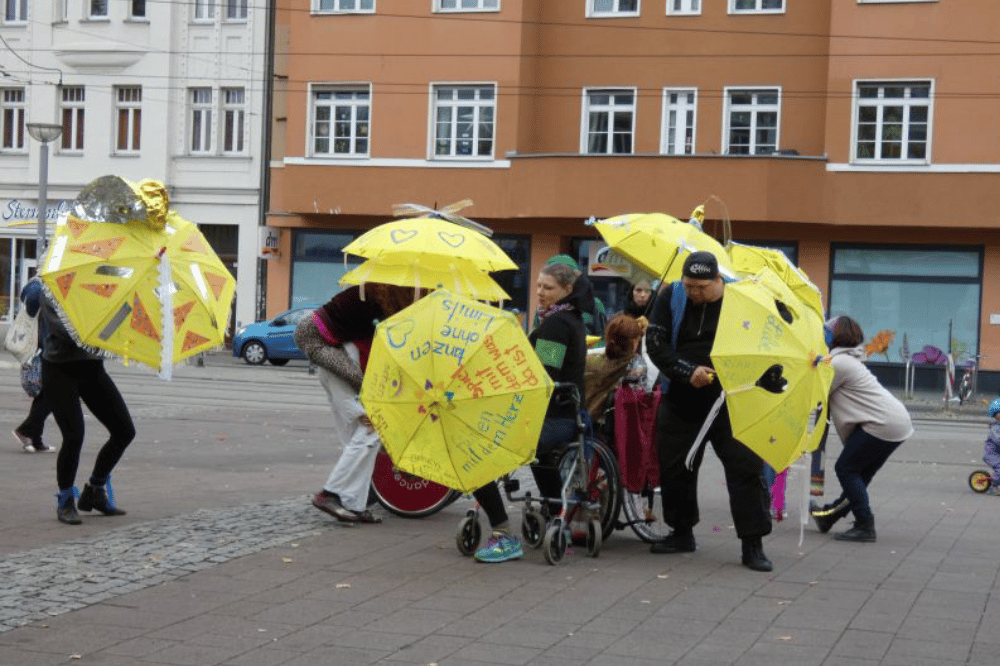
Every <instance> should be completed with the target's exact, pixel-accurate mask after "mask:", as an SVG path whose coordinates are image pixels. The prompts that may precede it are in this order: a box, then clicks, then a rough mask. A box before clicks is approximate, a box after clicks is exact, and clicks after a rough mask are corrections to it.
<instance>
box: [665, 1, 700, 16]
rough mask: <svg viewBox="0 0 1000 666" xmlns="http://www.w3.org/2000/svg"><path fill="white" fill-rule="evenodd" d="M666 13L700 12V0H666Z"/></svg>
mask: <svg viewBox="0 0 1000 666" xmlns="http://www.w3.org/2000/svg"><path fill="white" fill-rule="evenodd" d="M667 14H673V15H679V14H701V0H667Z"/></svg>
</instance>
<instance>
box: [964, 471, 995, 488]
mask: <svg viewBox="0 0 1000 666" xmlns="http://www.w3.org/2000/svg"><path fill="white" fill-rule="evenodd" d="M991 480H992V476H991V475H990V473H989V472H987V471H986V470H984V469H977V470H976V471H975V472H973V473H972V474H970V475H969V487H970V488H972V491H973V492H976V493H985V492H986V491H987V490H989V489H990V481H991Z"/></svg>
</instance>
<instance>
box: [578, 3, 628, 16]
mask: <svg viewBox="0 0 1000 666" xmlns="http://www.w3.org/2000/svg"><path fill="white" fill-rule="evenodd" d="M587 15H588V16H638V15H639V0H587Z"/></svg>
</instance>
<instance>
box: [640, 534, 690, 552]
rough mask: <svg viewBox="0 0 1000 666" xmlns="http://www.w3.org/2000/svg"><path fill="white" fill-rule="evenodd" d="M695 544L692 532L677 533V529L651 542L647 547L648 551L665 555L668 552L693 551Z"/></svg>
mask: <svg viewBox="0 0 1000 666" xmlns="http://www.w3.org/2000/svg"><path fill="white" fill-rule="evenodd" d="M695 548H696V545H695V542H694V535H693V534H690V533H688V534H678V533H677V530H672V531H671V532H670V534H668V535H667V536H665V537H663V538H662V539H660V540H659V541H655V542H653V545H652V546H650V547H649V552H651V553H654V554H656V555H667V554H670V553H693V552H694V551H695Z"/></svg>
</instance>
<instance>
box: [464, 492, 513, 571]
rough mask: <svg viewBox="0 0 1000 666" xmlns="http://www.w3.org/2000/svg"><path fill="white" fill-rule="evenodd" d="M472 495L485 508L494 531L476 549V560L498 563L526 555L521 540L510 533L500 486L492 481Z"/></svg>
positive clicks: (484, 511)
mask: <svg viewBox="0 0 1000 666" xmlns="http://www.w3.org/2000/svg"><path fill="white" fill-rule="evenodd" d="M472 495H473V497H475V498H476V501H477V502H479V506H481V507H482V508H483V513H485V514H486V519H487V520H488V521H489V523H490V528H491V530H492V532H493V533H492V534H491V535H490V538H489V539H488V540H487V541H486V544H485V545H484V546H483V547H482V548H480V549H479V550H477V551H476V560H478V561H480V562H491V563H496V562H506V561H507V560H516V559H518V558H520V557H524V548H523V547H522V546H521V540H520V539H518V538H517V537H515V536H513V535H511V533H510V523H509V519H508V517H507V509H506V508H504V505H503V497H501V495H500V488H499V486H497V484H496V483H494V482H492V481H491V482H490V483H487V484H486V485H485V486H483V487H482V488H479V489H477V490H475V491H474V492H473V493H472Z"/></svg>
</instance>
